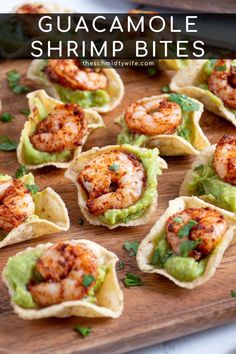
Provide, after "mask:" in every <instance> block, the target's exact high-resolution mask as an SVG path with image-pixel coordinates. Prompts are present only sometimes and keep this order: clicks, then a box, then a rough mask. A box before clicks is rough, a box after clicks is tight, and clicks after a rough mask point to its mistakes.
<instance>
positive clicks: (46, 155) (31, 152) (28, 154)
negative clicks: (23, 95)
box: [23, 98, 72, 165]
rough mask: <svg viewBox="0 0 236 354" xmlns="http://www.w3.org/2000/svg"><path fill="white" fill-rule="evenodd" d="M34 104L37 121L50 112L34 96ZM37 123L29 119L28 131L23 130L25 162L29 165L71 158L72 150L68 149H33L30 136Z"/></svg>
mask: <svg viewBox="0 0 236 354" xmlns="http://www.w3.org/2000/svg"><path fill="white" fill-rule="evenodd" d="M34 104H35V106H36V108H37V112H38V116H37V120H38V121H37V123H39V122H41V121H42V120H43V119H45V118H46V117H47V116H48V114H49V113H50V112H48V111H47V110H46V108H45V107H44V105H43V104H42V102H41V101H40V100H39V99H38V98H34ZM37 123H36V122H35V121H34V122H33V121H32V120H31V121H30V124H31V126H30V131H29V132H26V131H23V155H24V159H25V163H27V164H29V165H39V164H41V163H47V162H55V161H56V162H67V161H69V160H71V158H72V152H71V151H70V150H63V151H61V152H55V153H50V152H43V151H39V150H37V149H35V147H34V146H33V144H32V143H31V141H30V136H31V135H32V134H33V133H34V132H35V130H36V127H37Z"/></svg>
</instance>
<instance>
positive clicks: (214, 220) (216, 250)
mask: <svg viewBox="0 0 236 354" xmlns="http://www.w3.org/2000/svg"><path fill="white" fill-rule="evenodd" d="M235 234H236V216H235V214H234V213H230V212H229V211H225V210H223V209H220V208H218V207H215V206H213V205H211V204H208V203H206V202H205V201H203V200H201V199H199V198H197V197H179V198H176V199H174V200H172V201H170V202H169V207H168V208H167V210H166V212H165V213H164V214H163V215H162V216H161V218H160V219H159V220H158V221H157V222H156V224H155V225H154V226H153V228H152V229H151V231H150V232H149V234H148V235H147V236H146V237H145V238H144V239H143V241H142V242H141V244H140V246H139V249H138V253H137V262H138V266H139V268H140V269H141V270H142V271H143V272H145V273H157V274H161V275H164V276H165V277H167V278H169V279H170V280H172V281H173V282H174V283H175V284H176V285H178V286H181V287H183V288H186V289H193V288H195V287H196V286H199V285H202V284H204V283H206V282H207V281H208V280H209V279H210V278H211V277H212V276H213V275H214V273H215V271H216V268H217V267H218V266H219V264H220V262H221V259H222V257H223V254H224V252H225V251H226V249H227V248H228V247H229V245H230V243H231V241H232V239H233V237H234V236H235Z"/></svg>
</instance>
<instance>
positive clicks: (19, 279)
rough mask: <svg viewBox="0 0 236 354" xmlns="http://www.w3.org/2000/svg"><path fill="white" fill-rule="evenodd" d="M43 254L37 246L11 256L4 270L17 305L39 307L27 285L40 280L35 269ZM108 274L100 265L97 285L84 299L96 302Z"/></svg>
mask: <svg viewBox="0 0 236 354" xmlns="http://www.w3.org/2000/svg"><path fill="white" fill-rule="evenodd" d="M42 254H43V250H42V249H40V248H36V249H34V250H27V251H24V252H23V253H21V254H17V255H15V256H13V257H10V258H9V260H8V262H7V265H6V268H5V270H4V277H5V278H6V279H7V281H8V282H9V285H10V287H11V289H12V291H13V293H12V300H13V301H14V303H16V304H17V305H19V306H21V307H24V308H38V305H37V304H36V303H35V302H34V300H33V298H32V296H31V293H30V291H28V289H27V285H28V284H29V282H30V281H32V280H33V281H35V282H40V279H39V278H40V276H39V274H38V273H37V272H36V270H35V265H36V262H37V260H38V258H39V257H40V256H41V255H42ZM105 276H106V268H105V267H104V266H100V267H99V268H98V277H97V278H96V283H95V285H94V286H93V287H92V288H91V289H90V291H89V294H88V296H87V297H86V298H84V301H89V302H96V296H95V295H96V292H97V291H98V290H99V288H100V287H101V286H102V283H103V282H104V279H105Z"/></svg>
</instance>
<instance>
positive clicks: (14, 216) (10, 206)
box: [0, 180, 35, 232]
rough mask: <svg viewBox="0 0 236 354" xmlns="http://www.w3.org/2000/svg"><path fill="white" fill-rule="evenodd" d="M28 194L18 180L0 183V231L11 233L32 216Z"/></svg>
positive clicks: (31, 202)
mask: <svg viewBox="0 0 236 354" xmlns="http://www.w3.org/2000/svg"><path fill="white" fill-rule="evenodd" d="M34 210H35V205H34V201H33V198H32V196H31V194H30V192H29V191H28V190H27V189H26V188H25V187H24V184H23V183H22V182H21V181H20V180H14V181H12V180H7V181H1V182H0V229H3V230H4V231H6V232H9V231H11V230H12V229H13V228H14V227H17V226H18V225H20V224H21V223H22V222H24V221H25V220H26V219H27V218H28V217H29V216H31V215H32V214H34Z"/></svg>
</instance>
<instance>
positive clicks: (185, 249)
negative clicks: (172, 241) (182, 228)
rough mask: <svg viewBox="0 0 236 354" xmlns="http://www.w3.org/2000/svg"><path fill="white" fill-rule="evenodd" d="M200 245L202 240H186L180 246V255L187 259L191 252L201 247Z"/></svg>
mask: <svg viewBox="0 0 236 354" xmlns="http://www.w3.org/2000/svg"><path fill="white" fill-rule="evenodd" d="M199 243H201V240H200V239H198V240H194V241H192V240H186V241H183V242H182V243H181V244H180V246H179V250H180V254H181V256H182V257H187V256H188V255H189V252H191V251H193V250H194V249H195V248H196V247H197V245H199Z"/></svg>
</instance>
